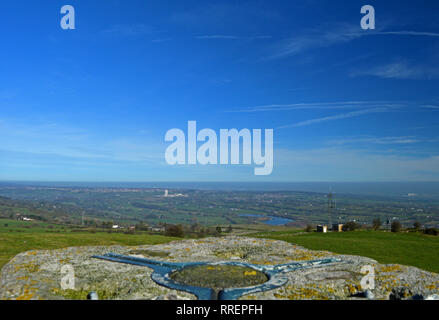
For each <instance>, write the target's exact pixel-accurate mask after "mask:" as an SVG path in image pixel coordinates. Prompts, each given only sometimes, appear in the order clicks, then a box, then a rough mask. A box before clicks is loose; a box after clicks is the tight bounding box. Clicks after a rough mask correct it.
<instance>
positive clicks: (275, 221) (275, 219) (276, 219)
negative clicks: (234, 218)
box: [239, 214, 293, 226]
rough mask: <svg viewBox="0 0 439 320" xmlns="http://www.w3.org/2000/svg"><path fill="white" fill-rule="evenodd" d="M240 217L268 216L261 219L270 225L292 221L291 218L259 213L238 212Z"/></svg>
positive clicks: (279, 224)
mask: <svg viewBox="0 0 439 320" xmlns="http://www.w3.org/2000/svg"><path fill="white" fill-rule="evenodd" d="M239 216H240V217H258V218H269V220H264V221H262V222H263V223H265V224H269V225H271V226H283V225H286V224H287V223H290V222H292V221H293V220H292V219H288V218H280V217H274V216H263V215H260V214H240V215H239Z"/></svg>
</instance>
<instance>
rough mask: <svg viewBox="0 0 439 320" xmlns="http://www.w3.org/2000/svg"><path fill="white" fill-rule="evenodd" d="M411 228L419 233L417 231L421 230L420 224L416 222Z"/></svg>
mask: <svg viewBox="0 0 439 320" xmlns="http://www.w3.org/2000/svg"><path fill="white" fill-rule="evenodd" d="M413 228H414V229H415V230H416V231H419V230H420V229H421V224H420V223H419V222H418V221H416V222H415V223H414V224H413Z"/></svg>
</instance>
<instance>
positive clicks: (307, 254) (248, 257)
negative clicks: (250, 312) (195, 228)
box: [0, 236, 439, 299]
mask: <svg viewBox="0 0 439 320" xmlns="http://www.w3.org/2000/svg"><path fill="white" fill-rule="evenodd" d="M109 252H111V253H114V254H115V255H116V256H114V257H118V256H117V255H123V256H129V257H128V258H129V259H130V258H131V257H134V258H141V259H147V261H152V260H153V261H155V262H158V263H160V262H163V264H162V263H160V264H162V265H163V266H187V264H185V263H190V264H189V266H192V267H191V268H185V269H183V270H180V271H178V272H171V273H170V274H169V277H170V279H172V280H173V281H175V282H178V283H180V284H183V285H186V286H195V287H202V288H203V287H204V288H212V289H213V291H212V292H214V293H215V294H214V295H213V296H211V298H218V297H219V296H218V294H219V293H220V292H221V290H224V289H227V288H230V286H231V284H235V285H234V286H235V287H239V288H240V291H239V292H240V294H239V295H235V296H234V295H229V296H228V297H229V298H239V299H365V297H368V298H374V299H389V298H390V299H420V298H427V297H430V298H431V297H437V294H439V275H438V274H435V273H431V272H427V271H423V270H420V269H418V268H415V267H409V266H402V265H381V264H378V263H377V262H376V261H375V260H373V259H370V258H365V257H360V256H348V255H338V254H333V253H331V252H327V251H312V250H307V249H305V248H303V247H299V246H296V245H293V244H289V243H287V242H283V241H276V240H267V239H253V238H246V237H235V236H233V237H232V236H231V237H224V238H206V239H200V240H181V241H174V242H171V243H166V244H160V245H144V246H135V247H128V246H106V247H103V246H100V247H72V248H66V249H59V250H41V251H28V252H24V253H20V254H19V255H17V256H16V257H14V258H13V259H12V260H11V261H10V262H9V263H8V264H6V265H5V266H4V267H3V269H2V272H1V277H0V299H86V298H87V295H88V294H89V293H90V292H91V291H95V292H97V294H98V296H99V298H100V299H197V296H196V295H194V294H193V293H194V292H193V291H192V293H189V292H186V291H184V290H176V289H175V288H168V287H166V286H164V285H159V284H157V283H156V282H155V281H153V279H152V278H151V275H152V274H153V272H154V270H153V269H151V268H149V267H147V266H141V265H134V264H128V263H118V262H115V261H108V260H103V259H96V258H93V256H104V255H105V254H107V253H109ZM119 258H120V257H119ZM134 260H136V259H134ZM311 260H317V261H326V262H327V263H317V265H313V266H311V267H306V268H295V267H291V266H301V265H303V264H304V265H307V261H311ZM139 261H144V260H139ZM122 262H123V261H122ZM194 262H208V264H207V265H206V264H195V265H194V264H193V263H194ZM291 263H293V264H291ZM283 264H289V266H290V267H289V269H288V270H283V271H285V272H284V273H282V277H285V279H284V280H285V281H283V283H281V284H280V286H273V287H270V288H265V289H267V290H264V291H258V290H246V289H242V288H243V287H244V288H248V287H253V288H254V287H258V286H262V287H264V286H265V285H266V284H267V283H269V280H270V278H272V277H273V275H272V274H271V275H270V274H269V272H267V270H270V268H273V267H274V266H276V265H283ZM66 265H68V266H71V267H72V268H71V269H72V270H73V271H74V276H75V283H74V284H75V286H74V289H64V290H63V289H62V288H61V282H62V279H63V277H65V274H63V273H62V272H61V268H62V267H63V266H66ZM253 265H256V266H253ZM364 266H369V268H370V266H371V267H372V268H373V270H374V289H371V290H368V291H365V288H362V287H361V284H360V283H361V281H362V279H363V278H364V277H365V274H364V273H363V272H364V269H363V270H362V268H363V267H364ZM171 269H172V270H174V269H175V268H174V269H173V268H171ZM171 269H170V270H171ZM168 271H169V270H168ZM224 291H226V290H224ZM252 291H254V292H252ZM241 294H242V295H241ZM435 295H436V296H435ZM200 298H203V296H200ZM204 298H206V296H204ZM207 298H209V297H207Z"/></svg>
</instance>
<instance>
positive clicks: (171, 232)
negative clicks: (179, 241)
mask: <svg viewBox="0 0 439 320" xmlns="http://www.w3.org/2000/svg"><path fill="white" fill-rule="evenodd" d="M165 235H166V236H168V237H179V238H183V237H184V230H183V226H182V225H181V224H179V225H173V224H170V225H167V226H166V228H165Z"/></svg>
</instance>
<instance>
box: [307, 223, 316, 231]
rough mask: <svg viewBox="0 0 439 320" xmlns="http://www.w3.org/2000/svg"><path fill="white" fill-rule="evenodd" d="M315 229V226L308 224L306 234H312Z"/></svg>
mask: <svg viewBox="0 0 439 320" xmlns="http://www.w3.org/2000/svg"><path fill="white" fill-rule="evenodd" d="M313 229H314V228H313V226H312V225H310V224H308V225H306V228H305V232H312V230H313Z"/></svg>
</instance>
